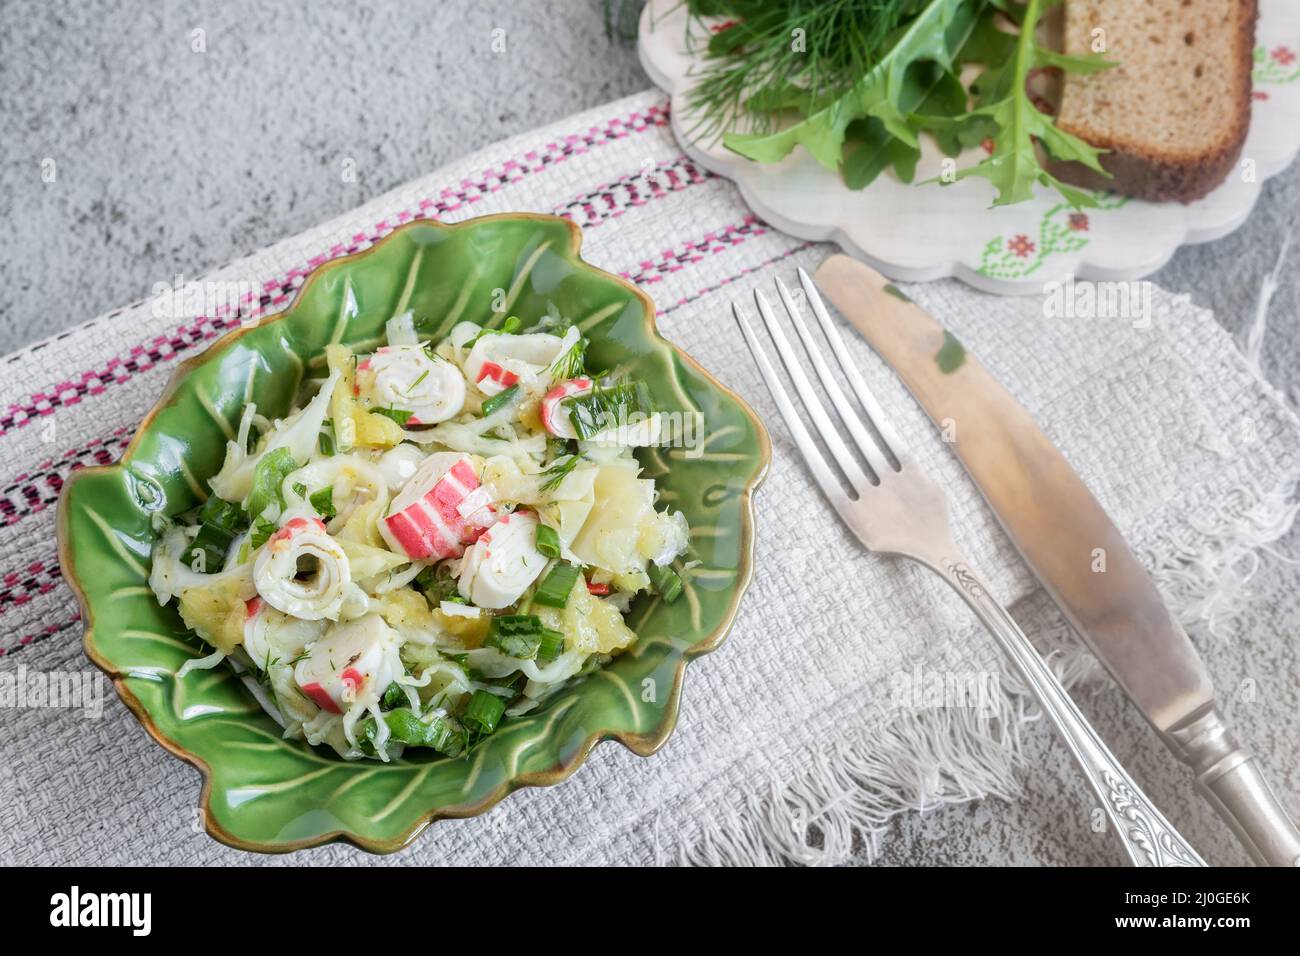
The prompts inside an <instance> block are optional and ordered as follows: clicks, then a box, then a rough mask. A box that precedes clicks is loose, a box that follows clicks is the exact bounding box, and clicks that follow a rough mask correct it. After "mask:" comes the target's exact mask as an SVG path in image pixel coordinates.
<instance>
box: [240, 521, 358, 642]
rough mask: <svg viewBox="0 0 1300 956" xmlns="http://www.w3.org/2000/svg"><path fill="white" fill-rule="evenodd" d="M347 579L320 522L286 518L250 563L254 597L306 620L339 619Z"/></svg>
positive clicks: (340, 555) (341, 557) (343, 560)
mask: <svg viewBox="0 0 1300 956" xmlns="http://www.w3.org/2000/svg"><path fill="white" fill-rule="evenodd" d="M351 581H352V573H351V570H350V568H349V567H348V556H347V555H346V554H345V553H344V551H343V549H342V548H341V547H340V546H339V545H338V543H337V542H336V541H334V539H333V538H331V537H330V536H329V534H327V533H326V531H325V523H324V522H323V521H321V520H320V519H319V518H302V517H298V518H293V519H291V520H290V521H289V522H287V523H286V524H285V525H284V527H282V528H281V529H280V530H279V531H277V532H275V534H273V535H271V537H270V538H268V539H267V542H266V545H265V547H263V548H262V550H261V551H259V552H258V555H257V559H256V560H255V561H254V562H253V584H254V585H255V586H256V587H257V593H258V595H260V596H261V598H262V599H263V600H264V601H266V603H267V604H269V605H271V607H273V608H275V609H276V610H279V611H283V612H284V613H285V614H292V615H293V616H294V617H297V618H302V619H303V620H307V621H319V620H321V619H323V618H328V619H329V620H331V621H336V620H338V616H339V610H340V609H341V608H342V606H343V600H344V597H345V595H346V591H347V586H348V584H349V583H351Z"/></svg>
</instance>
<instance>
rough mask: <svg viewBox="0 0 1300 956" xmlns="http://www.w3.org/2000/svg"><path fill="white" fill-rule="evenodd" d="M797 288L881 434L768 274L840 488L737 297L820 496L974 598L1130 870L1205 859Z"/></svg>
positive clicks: (781, 342)
mask: <svg viewBox="0 0 1300 956" xmlns="http://www.w3.org/2000/svg"><path fill="white" fill-rule="evenodd" d="M799 284H800V285H801V286H803V290H804V294H805V295H806V296H807V299H808V303H809V306H810V307H811V310H812V313H813V315H814V316H816V317H817V322H818V324H819V325H820V326H821V328H822V331H823V332H824V333H825V336H826V340H827V341H828V342H829V343H830V347H831V351H832V352H833V353H834V354H835V359H836V362H837V363H838V365H839V368H840V370H841V372H842V373H843V376H842V377H843V379H844V380H846V381H847V382H848V383H849V386H850V388H851V389H852V391H853V393H854V395H855V396H857V400H858V403H859V404H860V406H861V407H862V410H863V411H864V412H865V413H866V416H867V419H868V421H869V422H870V423H871V425H872V426H874V428H875V432H876V436H878V437H876V436H873V435H872V434H871V433H870V432H869V431H868V430H867V427H866V424H864V422H863V420H862V419H861V418H860V417H859V415H858V414H857V413H856V412H855V411H854V409H853V406H852V405H851V404H850V402H849V399H848V397H847V396H846V395H845V394H844V390H843V389H842V388H841V387H840V384H839V381H838V379H839V376H837V375H836V374H835V373H834V372H832V370H831V368H830V366H829V365H828V364H827V362H826V359H825V358H824V357H823V355H822V351H821V349H820V348H819V347H818V346H817V344H816V343H815V342H814V341H813V337H812V335H811V333H810V332H809V330H808V326H807V325H806V324H805V323H804V320H803V318H802V316H801V315H800V314H799V310H798V308H797V307H796V306H795V303H794V301H793V300H792V299H791V297H790V292H789V290H788V289H787V288H786V287H785V283H783V282H782V281H781V280H780V279H777V280H776V288H777V294H778V295H779V296H780V299H781V302H782V303H783V304H784V305H785V309H786V312H788V313H789V315H790V321H791V323H792V324H793V325H794V328H795V331H796V332H797V333H798V335H799V339H800V341H801V342H802V343H803V347H804V351H805V352H806V353H807V355H808V358H809V360H810V361H811V362H812V366H813V369H814V370H815V371H816V374H817V379H818V381H819V382H820V383H821V386H822V388H823V389H824V390H825V392H826V394H827V395H828V396H829V397H830V400H831V404H832V405H834V406H835V411H836V413H837V415H838V417H839V419H840V421H841V422H842V423H843V425H844V428H845V430H847V432H848V435H849V438H850V440H851V441H852V443H853V445H854V447H855V448H857V450H858V452H859V453H860V454H861V456H862V459H863V460H864V461H865V462H866V464H867V466H868V469H867V470H864V469H863V468H862V467H861V466H860V465H859V463H858V460H857V459H856V458H855V457H854V455H853V453H852V452H851V451H850V450H849V448H848V446H847V445H846V444H845V442H844V439H843V437H842V436H841V434H840V430H839V429H838V428H837V427H836V426H835V425H834V423H833V422H832V421H831V418H830V416H829V415H828V414H827V412H826V408H825V406H824V405H823V404H822V402H821V400H820V399H819V398H818V397H817V394H816V392H815V391H814V389H813V386H812V383H811V382H810V381H809V379H808V376H807V375H806V374H805V372H804V370H803V366H802V364H801V363H800V362H799V360H798V358H797V357H796V356H795V354H794V350H793V349H792V348H791V345H790V341H789V339H787V338H786V335H785V333H784V332H783V331H782V329H781V325H780V324H779V323H778V322H777V319H776V316H775V315H774V314H773V312H772V309H771V307H770V306H769V305H768V303H767V300H766V299H765V298H764V297H763V294H762V292H760V291H757V290H755V292H754V302H755V305H756V306H757V308H758V313H759V315H760V316H762V319H763V324H764V325H766V326H767V330H768V332H769V334H770V335H771V337H772V340H773V341H774V342H775V343H776V347H777V352H778V354H780V356H781V358H782V362H783V363H784V365H785V368H786V371H787V372H788V373H789V375H790V378H791V379H792V380H793V381H794V385H795V390H796V391H797V392H798V394H799V397H800V399H801V400H802V402H803V406H804V408H805V409H806V410H807V413H808V417H809V418H810V419H811V420H812V424H813V427H814V429H815V430H816V433H817V435H818V436H819V437H820V438H821V440H822V442H823V444H825V446H826V448H827V449H828V450H829V451H830V454H831V457H832V458H833V459H834V461H835V465H836V466H838V469H839V472H840V474H841V475H842V476H843V478H844V479H845V480H847V483H848V485H849V487H851V488H852V489H853V494H852V495H850V494H848V493H846V492H845V490H844V487H843V484H842V482H841V479H840V476H838V475H836V473H835V471H834V470H833V468H832V466H831V465H830V464H829V463H828V462H827V461H826V459H825V458H824V457H823V455H822V453H821V451H820V450H819V449H818V448H817V444H816V442H815V441H814V440H813V437H812V435H811V434H810V433H809V431H808V428H807V426H806V425H805V424H804V421H803V419H802V417H801V416H800V414H799V412H798V410H797V409H796V408H795V406H794V404H793V403H792V402H791V400H790V396H789V395H788V394H787V392H786V390H785V387H784V386H783V385H782V384H781V380H780V378H779V376H778V374H777V372H776V370H775V369H774V368H773V367H772V363H771V362H770V361H768V358H767V353H766V351H765V350H764V348H763V346H762V345H761V344H760V342H759V340H758V338H757V336H756V335H755V333H754V330H753V329H752V328H751V327H750V324H749V322H748V321H747V320H746V319H745V316H744V313H743V312H742V311H741V308H740V306H739V305H738V304H737V303H735V302H733V303H732V304H731V307H732V311H733V312H734V313H735V316H736V321H737V322H738V323H739V325H740V331H741V333H742V334H743V335H744V336H745V342H746V344H748V345H749V350H750V351H751V352H753V354H754V360H755V361H756V362H757V363H758V368H759V371H760V372H761V373H762V375H763V380H764V381H765V382H766V383H767V387H768V389H769V390H770V391H771V392H772V398H773V399H775V401H776V405H777V408H779V409H780V411H781V417H782V418H784V419H785V423H786V425H787V426H788V427H789V429H790V432H791V433H792V434H793V436H794V440H795V444H796V445H798V446H799V450H800V451H801V452H802V453H803V457H804V459H805V461H806V462H807V464H808V467H809V468H810V469H811V471H812V473H813V477H814V478H816V480H817V484H818V485H820V486H821V489H822V492H823V493H824V494H825V495H826V497H827V498H828V499H830V502H831V504H832V505H833V506H834V507H835V510H836V511H837V512H839V515H840V517H841V518H842V519H844V523H845V524H847V525H848V526H849V528H850V529H852V531H853V533H854V534H855V535H857V537H858V540H859V541H861V542H862V543H863V544H864V545H866V547H867V548H868V550H871V551H878V552H880V553H882V554H895V555H900V556H901V557H904V558H910V559H912V560H913V561H917V562H919V563H920V564H922V565H924V566H925V567H927V568H929V569H930V570H932V571H934V572H935V573H936V574H938V575H939V576H940V577H941V578H943V579H944V580H945V581H947V582H948V584H949V585H950V586H951V587H952V588H953V590H954V591H956V592H957V593H958V594H959V595H961V597H962V599H963V600H964V601H965V602H966V603H967V604H968V605H970V608H971V610H973V611H974V612H975V615H976V616H977V617H978V618H979V619H980V621H981V622H982V623H983V624H984V626H985V627H986V628H988V630H989V633H991V634H992V635H993V637H994V638H995V639H996V640H997V642H998V644H999V645H1000V646H1001V648H1002V650H1003V652H1004V653H1005V654H1006V655H1007V656H1008V657H1009V658H1010V659H1011V662H1012V664H1014V665H1015V667H1016V669H1017V670H1018V671H1019V672H1020V675H1021V676H1022V677H1023V678H1024V681H1025V684H1026V685H1027V686H1028V687H1029V688H1030V690H1031V691H1032V692H1033V694H1034V696H1035V697H1036V698H1037V699H1038V702H1039V704H1040V705H1041V706H1042V708H1043V711H1044V712H1045V713H1046V714H1047V716H1048V717H1049V718H1050V720H1051V722H1052V724H1053V725H1054V726H1055V727H1056V729H1057V731H1058V732H1059V733H1060V735H1061V736H1062V737H1063V738H1064V740H1065V743H1066V745H1067V746H1068V747H1069V748H1070V752H1071V753H1072V754H1073V756H1074V758H1075V760H1076V761H1077V762H1078V764H1079V767H1080V769H1081V770H1082V771H1083V775H1084V776H1085V777H1086V778H1087V780H1088V783H1089V784H1090V785H1091V786H1092V789H1093V791H1094V792H1095V793H1096V795H1097V796H1098V797H1099V798H1100V799H1101V805H1102V807H1103V808H1104V809H1105V812H1106V814H1107V816H1108V817H1109V818H1110V821H1111V824H1112V826H1113V829H1114V830H1115V831H1116V833H1118V835H1119V838H1120V841H1121V843H1122V844H1123V846H1124V850H1125V852H1126V853H1127V854H1128V857H1129V860H1130V861H1131V862H1132V863H1133V864H1134V865H1135V866H1205V862H1204V861H1203V860H1202V859H1201V858H1200V856H1198V855H1197V853H1196V851H1195V850H1193V849H1192V847H1191V846H1190V845H1189V844H1188V843H1187V841H1186V840H1184V839H1183V837H1182V836H1181V835H1180V834H1179V833H1178V831H1177V830H1175V829H1174V828H1173V827H1172V826H1171V825H1170V824H1169V822H1168V821H1167V820H1166V819H1165V818H1164V816H1162V815H1161V813H1160V811H1159V810H1157V809H1156V807H1155V805H1154V804H1152V802H1151V801H1150V799H1148V798H1147V796H1146V794H1144V793H1143V792H1142V790H1141V789H1140V788H1139V787H1138V785H1137V784H1136V783H1134V782H1133V780H1132V778H1130V777H1129V775H1128V773H1127V772H1126V771H1125V770H1124V768H1123V766H1121V765H1120V762H1119V761H1118V760H1116V759H1115V755H1114V754H1112V753H1111V752H1110V750H1109V749H1107V747H1106V745H1105V744H1104V743H1103V742H1102V740H1101V738H1100V737H1099V736H1098V734H1097V731H1096V730H1094V729H1093V727H1092V725H1091V724H1089V723H1088V721H1087V719H1086V718H1085V717H1084V716H1083V714H1082V713H1080V711H1079V708H1078V707H1076V706H1075V704H1074V701H1073V700H1071V698H1070V695H1069V694H1067V693H1066V692H1065V688H1063V687H1062V686H1061V684H1060V682H1059V681H1058V680H1057V679H1056V677H1055V675H1053V673H1052V671H1051V669H1050V668H1048V666H1047V665H1046V664H1045V663H1044V662H1043V659H1042V658H1041V657H1040V656H1039V655H1038V652H1037V651H1036V650H1035V649H1034V646H1033V644H1031V643H1030V641H1029V638H1027V637H1026V636H1025V634H1024V632H1023V631H1021V630H1020V628H1019V626H1018V625H1017V624H1016V622H1015V620H1014V619H1012V617H1011V615H1010V614H1008V613H1007V611H1006V609H1005V608H1003V607H1002V605H1000V604H999V603H998V602H997V601H996V600H995V599H994V598H993V596H992V594H990V593H989V589H988V588H987V587H986V586H985V585H984V583H983V582H982V581H981V580H980V578H979V576H978V575H976V573H975V572H974V571H973V570H972V569H971V567H970V565H969V564H968V563H967V561H966V559H965V558H964V557H963V556H962V553H961V551H959V550H958V548H957V546H956V544H955V543H954V542H953V539H952V530H951V527H950V526H949V523H948V501H947V497H946V496H945V495H944V493H943V491H942V489H940V488H939V486H938V485H936V484H934V482H932V481H931V480H930V479H929V478H928V477H927V476H926V475H925V474H924V473H923V472H922V471H921V470H920V469H919V468H917V466H916V465H915V464H914V463H913V462H912V461H911V459H910V458H909V457H908V456H907V453H906V451H905V449H904V448H903V445H902V442H900V441H899V439H898V435H897V433H896V432H895V431H894V428H893V426H891V425H890V423H889V420H888V419H887V418H886V417H885V415H884V412H883V411H882V410H881V408H880V404H879V403H878V402H877V401H876V399H875V397H874V396H873V395H872V394H871V392H870V391H869V390H868V389H867V386H866V384H865V383H864V382H863V381H862V376H861V375H860V374H859V373H858V370H857V368H856V367H855V366H854V365H853V362H852V360H851V359H850V358H849V355H848V352H847V351H846V350H845V348H844V342H843V340H842V339H841V338H840V335H839V332H838V331H836V329H835V325H834V323H833V322H832V321H831V318H830V316H829V315H828V314H827V312H826V306H825V305H823V304H822V300H821V296H820V295H819V294H818V292H817V288H816V286H814V285H813V281H812V279H811V278H810V277H809V276H808V274H807V273H806V272H804V270H803V269H800V270H799ZM891 459H892V460H891Z"/></svg>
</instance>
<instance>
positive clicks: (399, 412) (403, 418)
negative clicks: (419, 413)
mask: <svg viewBox="0 0 1300 956" xmlns="http://www.w3.org/2000/svg"><path fill="white" fill-rule="evenodd" d="M370 410H371V411H372V412H374V413H375V414H376V415H383V416H384V417H385V418H391V419H392V420H393V421H395V422H397V424H399V425H401V426H402V427H403V428H405V427H406V422H407V420H408V419H409V418H410V417H411V416H412V415H413V414H415V413H414V412H408V411H407V410H406V409H405V408H372V409H370Z"/></svg>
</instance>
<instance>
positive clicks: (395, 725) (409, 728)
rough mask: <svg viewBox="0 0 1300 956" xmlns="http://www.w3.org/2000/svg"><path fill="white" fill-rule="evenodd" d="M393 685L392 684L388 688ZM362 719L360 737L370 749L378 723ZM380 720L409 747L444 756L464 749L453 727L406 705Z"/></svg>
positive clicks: (444, 721)
mask: <svg viewBox="0 0 1300 956" xmlns="http://www.w3.org/2000/svg"><path fill="white" fill-rule="evenodd" d="M396 686H397V685H396V684H392V685H390V687H389V689H390V690H391V689H392V688H393V687H396ZM489 696H490V695H489ZM502 709H503V710H504V706H503V708H502ZM366 720H367V724H366V728H365V731H364V732H363V734H362V738H363V739H364V740H365V741H366V742H367V743H369V744H370V746H371V747H372V748H373V747H374V743H375V732H376V730H377V729H378V725H377V724H376V723H375V721H374V718H373V717H368V718H366ZM384 723H386V724H388V732H389V734H390V735H391V739H393V740H398V741H401V742H402V743H404V744H406V745H407V746H409V747H429V748H431V749H433V750H436V751H438V753H441V754H445V755H446V756H448V757H457V756H459V755H460V754H461V753H462V752H464V750H465V735H464V734H463V733H461V732H459V731H458V730H456V728H455V727H454V726H452V724H451V722H450V721H449V720H447V719H446V718H445V717H441V716H436V715H429V716H428V717H422V716H420V715H419V714H416V713H415V712H414V711H413V710H411V708H409V707H399V708H398V709H396V710H390V711H388V713H386V714H384Z"/></svg>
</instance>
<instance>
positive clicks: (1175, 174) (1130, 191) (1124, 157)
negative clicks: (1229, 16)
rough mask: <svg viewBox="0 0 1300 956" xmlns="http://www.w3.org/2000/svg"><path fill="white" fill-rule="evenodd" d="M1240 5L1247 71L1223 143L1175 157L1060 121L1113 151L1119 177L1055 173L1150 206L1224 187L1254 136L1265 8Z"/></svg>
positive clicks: (1111, 161) (1250, 0)
mask: <svg viewBox="0 0 1300 956" xmlns="http://www.w3.org/2000/svg"><path fill="white" fill-rule="evenodd" d="M1240 2H1241V6H1242V16H1241V19H1240V22H1239V23H1238V25H1237V31H1236V36H1235V37H1234V42H1235V44H1236V51H1235V52H1236V62H1237V69H1238V70H1240V71H1241V75H1240V77H1239V82H1238V84H1237V85H1238V88H1239V89H1240V93H1239V94H1238V103H1237V109H1236V111H1235V114H1234V116H1233V122H1232V126H1231V127H1230V128H1229V129H1228V130H1226V131H1225V133H1224V135H1223V137H1222V138H1221V140H1220V142H1219V143H1217V144H1216V145H1215V146H1214V147H1213V148H1211V149H1209V150H1206V151H1203V152H1201V153H1199V154H1198V155H1195V156H1174V155H1168V154H1167V153H1162V152H1161V151H1159V150H1155V149H1143V148H1141V147H1140V146H1138V145H1136V144H1132V143H1120V142H1117V141H1116V140H1114V139H1113V138H1111V137H1108V136H1106V135H1105V134H1099V133H1097V132H1096V131H1094V130H1088V129H1082V128H1080V127H1079V126H1077V125H1071V124H1070V123H1067V122H1062V121H1061V120H1060V119H1058V120H1057V126H1058V127H1059V128H1060V129H1063V130H1065V131H1066V132H1068V133H1072V134H1074V135H1075V136H1078V137H1079V138H1080V139H1082V140H1085V141H1086V142H1088V143H1090V144H1092V145H1093V146H1096V147H1099V148H1102V149H1108V150H1111V152H1108V153H1105V154H1103V155H1102V157H1101V165H1102V168H1103V169H1105V170H1106V171H1107V172H1109V173H1110V174H1111V176H1112V177H1113V178H1110V179H1108V178H1106V177H1105V176H1103V175H1101V174H1100V173H1098V172H1096V171H1095V170H1093V169H1089V168H1088V167H1087V166H1085V165H1083V164H1082V163H1078V162H1059V161H1056V160H1051V161H1050V162H1049V163H1048V170H1049V172H1051V173H1052V175H1054V176H1056V177H1057V178H1058V179H1060V180H1061V181H1063V182H1067V183H1071V184H1072V185H1075V186H1082V187H1084V188H1087V189H1101V190H1110V191H1112V192H1117V193H1120V194H1122V195H1125V196H1133V197H1135V198H1137V199H1145V200H1148V201H1150V202H1171V201H1177V202H1181V203H1189V202H1193V201H1195V200H1197V199H1201V198H1203V197H1204V196H1205V195H1207V194H1208V193H1210V192H1211V191H1213V190H1214V189H1215V188H1216V187H1217V186H1218V185H1219V184H1220V183H1222V182H1223V181H1224V180H1225V179H1226V178H1227V177H1228V174H1229V173H1230V172H1232V170H1233V168H1234V167H1235V166H1236V165H1237V160H1238V159H1239V158H1240V157H1241V150H1242V147H1243V146H1245V144H1246V134H1247V133H1248V132H1249V131H1250V109H1251V100H1252V96H1251V73H1252V72H1253V70H1254V63H1255V61H1254V50H1255V21H1256V19H1257V17H1258V13H1259V7H1258V3H1257V0H1240ZM1067 82H1068V79H1067Z"/></svg>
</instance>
